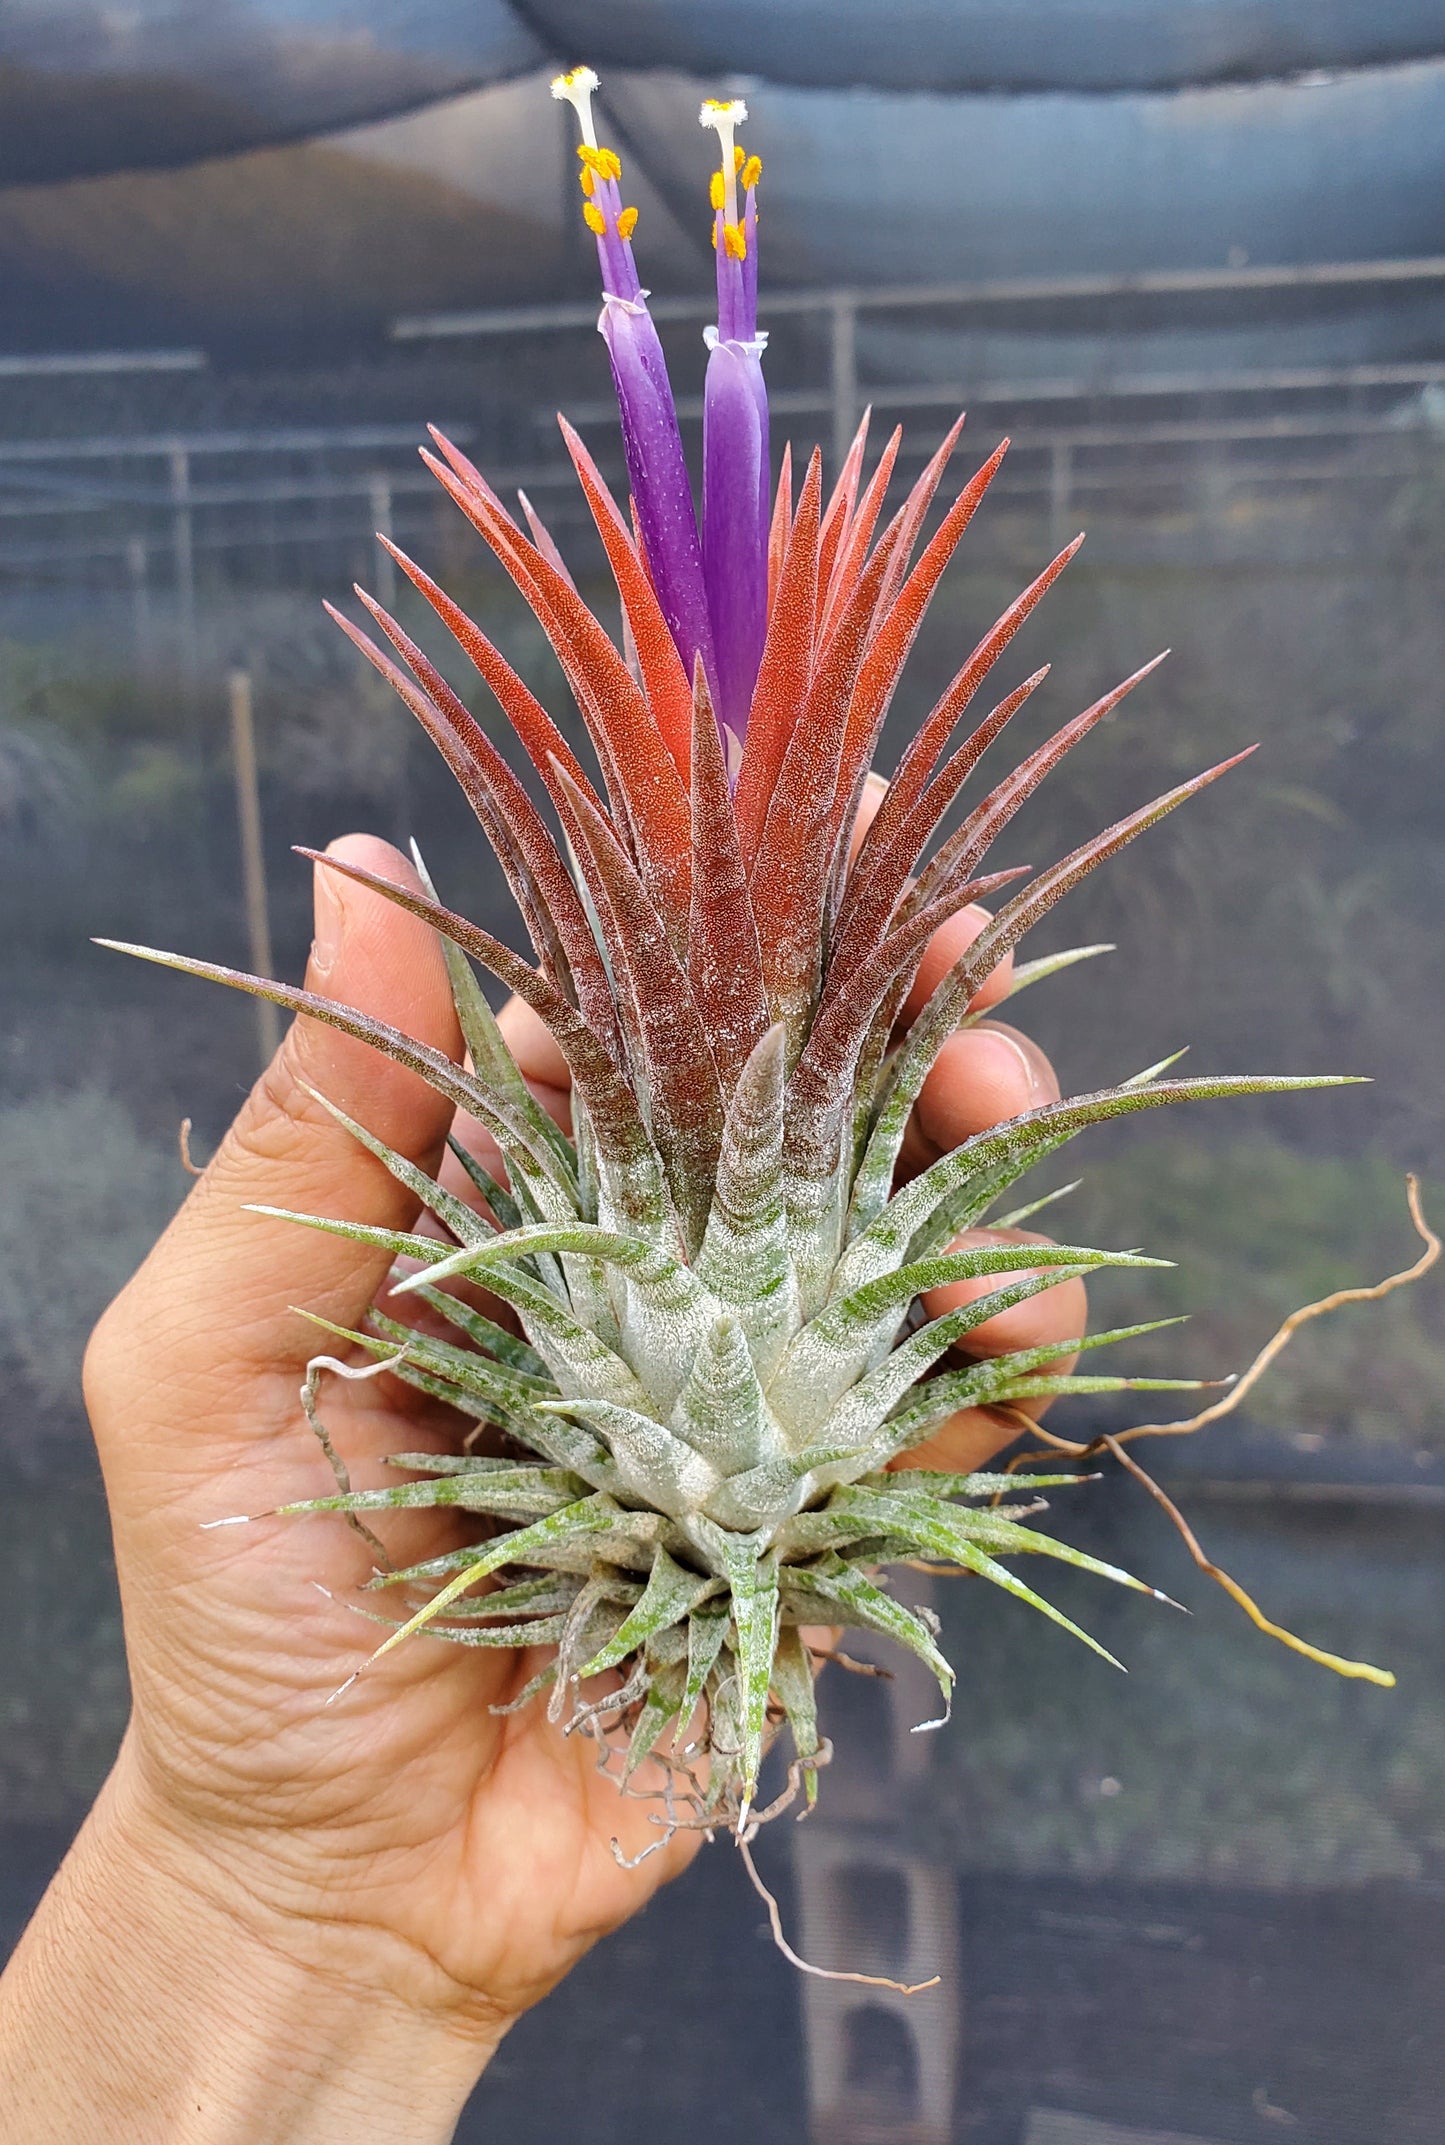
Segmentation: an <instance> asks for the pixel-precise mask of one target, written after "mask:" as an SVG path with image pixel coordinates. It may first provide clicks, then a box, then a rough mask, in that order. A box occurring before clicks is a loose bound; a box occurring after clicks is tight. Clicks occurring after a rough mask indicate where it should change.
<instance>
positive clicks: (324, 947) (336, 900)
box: [311, 864, 346, 980]
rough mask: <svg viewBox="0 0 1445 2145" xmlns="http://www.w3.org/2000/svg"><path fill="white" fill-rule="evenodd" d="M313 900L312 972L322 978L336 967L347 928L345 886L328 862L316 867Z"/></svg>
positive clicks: (319, 978)
mask: <svg viewBox="0 0 1445 2145" xmlns="http://www.w3.org/2000/svg"><path fill="white" fill-rule="evenodd" d="M312 902H313V905H314V909H315V934H316V935H315V937H314V938H313V939H312V941H311V973H312V974H313V975H314V976H315V977H316V978H317V979H318V980H322V979H324V978H325V977H327V976H329V975H330V973H331V971H332V969H333V968H334V967H335V966H336V958H337V955H338V954H339V953H340V951H341V939H342V934H343V932H344V931H345V928H346V911H345V908H344V907H343V905H342V900H341V888H340V885H339V883H338V880H337V875H336V873H335V872H334V871H328V870H327V869H326V867H325V865H324V864H317V865H316V866H315V867H314V874H313V886H312Z"/></svg>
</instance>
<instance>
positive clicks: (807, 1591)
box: [779, 1552, 953, 1703]
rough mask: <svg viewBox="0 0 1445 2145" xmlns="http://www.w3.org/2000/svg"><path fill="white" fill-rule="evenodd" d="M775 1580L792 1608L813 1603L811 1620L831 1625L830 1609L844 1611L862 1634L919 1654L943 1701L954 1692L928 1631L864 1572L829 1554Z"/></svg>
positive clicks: (945, 1664)
mask: <svg viewBox="0 0 1445 2145" xmlns="http://www.w3.org/2000/svg"><path fill="white" fill-rule="evenodd" d="M779 1576H780V1578H781V1579H782V1580H783V1581H784V1583H785V1584H786V1586H787V1589H788V1592H789V1594H790V1595H791V1596H792V1597H794V1603H795V1604H796V1602H797V1601H799V1600H804V1601H805V1600H806V1599H807V1598H808V1597H809V1596H812V1597H813V1598H814V1599H815V1600H816V1601H817V1603H818V1608H817V1609H816V1611H815V1612H814V1617H815V1620H816V1621H817V1622H818V1623H827V1622H828V1621H829V1620H830V1617H829V1612H830V1610H833V1609H846V1610H847V1612H848V1614H849V1616H850V1618H852V1619H855V1620H856V1622H857V1624H858V1625H859V1626H860V1627H861V1628H862V1629H863V1630H865V1631H877V1632H881V1633H882V1635H883V1636H884V1637H885V1638H890V1639H892V1640H893V1641H894V1642H895V1644H897V1645H899V1646H904V1647H906V1648H907V1649H908V1651H909V1652H910V1653H914V1654H917V1656H918V1658H919V1660H920V1661H924V1662H926V1663H927V1665H928V1667H929V1668H930V1669H931V1670H932V1671H933V1673H934V1675H935V1676H936V1677H937V1678H938V1687H939V1689H940V1690H941V1691H942V1693H943V1696H944V1700H945V1703H946V1702H947V1700H948V1698H949V1696H950V1694H951V1693H952V1690H953V1670H952V1669H951V1668H950V1667H949V1665H948V1662H947V1661H946V1660H945V1659H944V1657H943V1655H942V1654H941V1653H940V1652H939V1650H938V1648H937V1646H936V1645H935V1644H934V1642H933V1634H932V1633H931V1632H930V1631H929V1629H928V1626H927V1625H926V1624H925V1623H924V1622H923V1620H922V1618H921V1617H919V1616H915V1615H914V1613H913V1611H912V1610H911V1609H907V1608H905V1607H904V1606H903V1603H902V1602H901V1601H895V1600H894V1599H893V1597H892V1595H891V1594H886V1593H885V1592H884V1591H883V1589H882V1587H881V1586H878V1585H877V1584H876V1583H875V1582H874V1581H873V1580H872V1579H870V1578H868V1577H867V1575H866V1574H865V1573H863V1572H861V1571H858V1570H856V1569H855V1567H854V1566H853V1565H851V1564H846V1563H845V1562H844V1561H843V1559H842V1558H841V1557H840V1556H838V1555H836V1554H835V1553H833V1552H830V1553H829V1554H827V1555H826V1556H824V1557H822V1558H820V1559H819V1561H818V1562H817V1563H816V1564H810V1565H808V1566H807V1567H806V1568H803V1569H794V1568H790V1567H789V1566H788V1565H784V1566H783V1567H782V1570H781V1572H780V1574H779Z"/></svg>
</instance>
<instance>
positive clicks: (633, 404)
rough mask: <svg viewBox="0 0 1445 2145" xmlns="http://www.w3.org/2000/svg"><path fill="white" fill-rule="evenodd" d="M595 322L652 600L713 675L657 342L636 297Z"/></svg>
mask: <svg viewBox="0 0 1445 2145" xmlns="http://www.w3.org/2000/svg"><path fill="white" fill-rule="evenodd" d="M597 325H598V327H599V328H600V329H601V331H602V336H603V339H604V340H605V342H606V344H607V351H608V355H609V356H610V358H611V359H612V378H613V383H614V385H615V386H616V389H617V406H618V409H619V411H620V413H621V417H622V447H623V452H624V453H625V455H626V457H627V476H628V481H629V483H630V484H631V486H632V496H633V498H634V500H635V501H636V503H637V521H638V527H639V529H640V530H641V532H642V544H643V549H644V550H645V552H646V554H647V564H648V567H649V568H650V570H651V573H652V580H653V586H654V587H655V588H656V590H657V600H658V602H659V603H660V604H661V606H662V615H663V617H664V618H665V619H666V620H667V623H668V628H669V630H670V632H671V634H672V637H673V640H674V641H675V642H676V643H677V651H678V654H679V655H680V656H681V657H682V660H683V663H684V665H685V666H686V669H687V671H688V674H689V676H690V675H691V673H692V666H693V661H694V658H695V657H697V656H699V655H700V656H701V657H702V659H703V664H704V667H705V668H706V670H707V672H708V675H709V677H712V676H713V675H714V671H713V641H712V632H711V628H710V624H709V619H708V603H707V590H706V588H705V586H704V582H703V565H702V546H701V544H700V543H699V541H698V533H697V514H696V511H695V509H694V507H693V502H692V485H691V482H690V481H689V478H688V473H687V463H686V461H685V460H684V457H683V452H682V435H681V433H680V432H679V431H678V426H677V411H676V408H675V406H674V404H673V399H672V388H671V386H670V384H669V382H668V377H667V364H666V360H665V359H664V357H663V354H662V344H661V342H660V341H659V339H658V333H657V329H656V327H655V326H654V324H653V320H652V315H651V314H650V313H649V312H648V310H647V306H646V304H645V303H644V302H643V300H642V299H641V298H637V299H633V300H630V301H629V300H625V299H622V298H618V297H614V296H611V295H608V296H607V297H605V298H604V301H603V306H602V315H601V318H600V319H599V321H598V323H597ZM764 574H765V577H766V552H765V553H764ZM765 590H766V579H765Z"/></svg>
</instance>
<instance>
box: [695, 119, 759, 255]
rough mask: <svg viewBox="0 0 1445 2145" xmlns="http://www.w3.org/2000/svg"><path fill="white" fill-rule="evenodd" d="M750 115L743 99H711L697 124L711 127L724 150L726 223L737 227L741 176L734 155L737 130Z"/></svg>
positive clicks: (723, 172)
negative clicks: (726, 101) (724, 100)
mask: <svg viewBox="0 0 1445 2145" xmlns="http://www.w3.org/2000/svg"><path fill="white" fill-rule="evenodd" d="M747 116H748V108H747V106H746V104H744V102H743V100H742V98H741V97H734V98H732V99H731V100H730V102H728V103H726V104H724V103H723V102H722V101H721V100H720V99H719V98H717V97H708V98H707V99H705V101H704V103H703V107H702V110H701V111H700V112H699V113H698V115H697V118H698V125H699V126H703V127H711V128H712V130H713V132H714V133H715V134H716V135H717V138H718V143H719V145H720V147H721V150H722V179H723V221H724V222H725V223H731V224H735V223H736V222H737V220H738V175H737V158H736V156H735V155H734V154H733V135H734V131H735V130H736V129H737V128H738V127H740V126H741V125H742V123H743V121H744V120H745V119H746V118H747Z"/></svg>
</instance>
